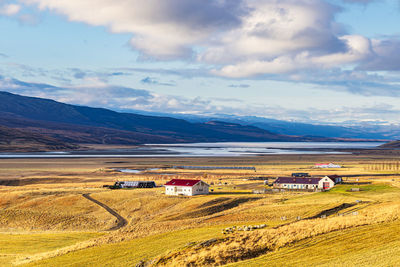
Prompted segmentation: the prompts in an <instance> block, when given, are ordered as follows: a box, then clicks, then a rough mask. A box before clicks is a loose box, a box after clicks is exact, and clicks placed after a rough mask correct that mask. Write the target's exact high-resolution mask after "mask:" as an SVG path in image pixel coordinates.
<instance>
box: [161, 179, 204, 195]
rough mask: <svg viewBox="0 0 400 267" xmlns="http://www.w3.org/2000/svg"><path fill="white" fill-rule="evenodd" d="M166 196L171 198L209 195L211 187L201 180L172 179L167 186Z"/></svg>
mask: <svg viewBox="0 0 400 267" xmlns="http://www.w3.org/2000/svg"><path fill="white" fill-rule="evenodd" d="M164 186H165V194H166V195H171V196H179V195H182V196H194V195H205V194H208V193H209V187H210V185H209V184H207V183H205V182H203V181H201V180H191V179H172V180H171V181H169V182H168V183H166V184H165V185H164Z"/></svg>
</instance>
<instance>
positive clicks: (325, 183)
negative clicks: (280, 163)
mask: <svg viewBox="0 0 400 267" xmlns="http://www.w3.org/2000/svg"><path fill="white" fill-rule="evenodd" d="M334 186H335V183H334V182H333V181H332V179H330V178H328V177H323V178H298V177H278V178H277V179H276V181H275V182H274V188H279V189H288V190H329V189H331V188H332V187H334Z"/></svg>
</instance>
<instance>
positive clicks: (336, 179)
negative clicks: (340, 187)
mask: <svg viewBox="0 0 400 267" xmlns="http://www.w3.org/2000/svg"><path fill="white" fill-rule="evenodd" d="M325 177H328V178H330V179H331V180H332V181H333V182H334V183H335V184H340V183H342V182H343V179H342V177H341V176H339V175H328V176H325Z"/></svg>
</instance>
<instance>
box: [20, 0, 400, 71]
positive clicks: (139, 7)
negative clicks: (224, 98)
mask: <svg viewBox="0 0 400 267" xmlns="http://www.w3.org/2000/svg"><path fill="white" fill-rule="evenodd" d="M20 1H21V2H23V3H26V4H30V5H35V6H38V7H39V8H40V9H42V10H45V9H47V10H51V11H54V12H57V13H59V14H62V15H64V16H66V17H68V19H69V20H71V21H79V22H84V23H87V24H89V25H93V26H104V27H107V28H108V29H109V30H110V31H111V32H113V33H130V34H132V38H131V40H130V41H129V43H130V45H131V46H132V48H133V49H135V50H137V51H140V53H141V56H142V57H143V58H152V59H156V60H176V59H185V60H191V61H193V62H196V63H201V64H204V65H206V66H212V68H213V70H212V74H214V75H219V76H223V77H229V78H245V77H254V76H262V75H280V74H293V73H296V72H298V71H304V70H311V71H312V70H315V69H332V68H346V69H348V68H356V69H360V70H368V71H369V70H371V71H385V70H390V71H398V70H400V60H399V58H398V57H399V56H396V57H395V58H393V57H391V55H393V54H395V55H400V53H399V52H400V45H399V42H400V41H399V40H398V39H396V38H394V37H393V38H391V37H389V38H386V39H379V40H378V39H370V38H367V37H365V36H361V35H355V34H348V33H347V32H346V31H345V27H344V25H341V24H339V23H337V22H336V21H335V16H336V15H337V14H338V13H339V12H341V10H342V8H341V7H340V6H338V5H334V4H331V3H328V2H327V1H323V0H296V1H295V0H279V1H278V0H162V1H160V0H147V1H142V0H85V1H81V0H57V1H54V0H20ZM344 2H349V3H361V4H368V3H369V2H371V1H368V0H345V1H344ZM339 3H340V2H339ZM387 60H389V62H388V64H385V62H387Z"/></svg>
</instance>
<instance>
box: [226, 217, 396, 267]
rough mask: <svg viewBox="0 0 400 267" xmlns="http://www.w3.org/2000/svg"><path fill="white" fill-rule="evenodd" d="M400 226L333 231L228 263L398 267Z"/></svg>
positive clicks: (388, 224) (236, 265) (387, 225)
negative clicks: (261, 254) (256, 256)
mask: <svg viewBox="0 0 400 267" xmlns="http://www.w3.org/2000/svg"><path fill="white" fill-rule="evenodd" d="M399 227H400V224H399V222H394V223H385V224H376V225H369V226H361V227H356V228H352V229H347V230H343V231H336V232H331V233H328V234H324V235H321V236H318V237H315V238H312V239H305V240H302V241H299V242H297V243H295V244H292V245H290V246H287V247H284V248H281V249H279V250H277V251H274V252H270V253H267V254H265V255H263V256H260V257H258V258H254V259H250V260H246V261H242V262H237V263H234V264H229V265H228V266H230V267H233V266H235V267H239V266H246V267H253V266H254V267H256V266H399V264H400V236H399V235H398V233H397V232H398V228H399Z"/></svg>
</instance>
